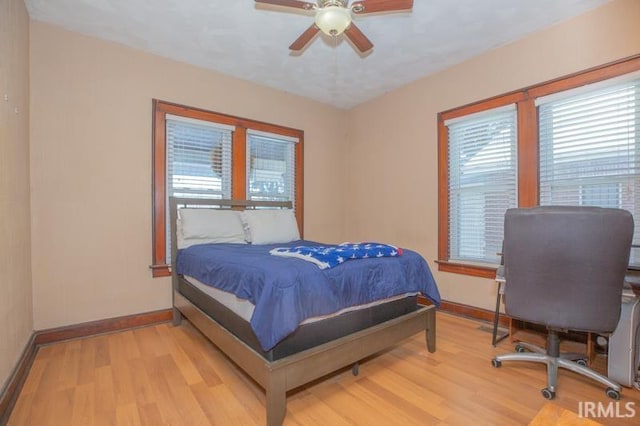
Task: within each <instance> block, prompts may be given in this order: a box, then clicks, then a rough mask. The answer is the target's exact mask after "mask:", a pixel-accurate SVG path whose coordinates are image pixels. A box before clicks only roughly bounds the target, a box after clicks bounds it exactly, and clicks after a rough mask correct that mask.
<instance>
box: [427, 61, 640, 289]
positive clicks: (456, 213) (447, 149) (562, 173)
mask: <svg viewBox="0 0 640 426" xmlns="http://www.w3.org/2000/svg"><path fill="white" fill-rule="evenodd" d="M639 70H640V55H636V56H634V57H630V58H627V59H624V60H621V61H618V62H616V63H612V64H607V65H604V66H601V67H597V68H593V69H590V70H587V71H584V72H582V73H578V74H574V75H571V76H567V77H562V78H559V79H556V80H553V81H550V82H546V83H542V84H539V85H535V86H531V87H528V88H525V89H522V90H518V91H515V92H512V93H508V94H505V95H501V96H497V97H495V98H491V99H488V100H485V101H481V102H477V103H474V104H471V105H466V106H463V107H460V108H456V109H453V110H449V111H445V112H442V113H440V114H438V145H439V153H440V154H439V162H438V164H439V173H438V175H439V187H440V190H439V194H440V196H439V210H440V215H439V217H440V219H439V239H438V268H439V270H441V271H447V272H455V273H462V274H468V275H475V276H481V277H488V278H493V276H494V273H495V267H496V266H497V264H498V262H499V258H498V257H497V256H495V254H494V253H495V252H498V251H500V245H501V240H502V227H503V218H504V211H505V210H506V209H507V208H510V207H515V206H520V207H532V206H536V205H551V204H554V205H558V204H564V205H595V206H601V207H617V208H624V209H627V210H629V211H630V212H632V213H633V215H634V217H635V218H636V223H640V133H639V132H638V129H639V126H640V73H638V71H639ZM512 104H514V105H515V108H513V107H512V106H509V105H512ZM508 111H512V112H511V115H510V116H509V113H508ZM500 114H503V115H502V116H501V115H500ZM506 117H511V118H509V119H512V120H513V121H512V122H509V121H508V120H507V119H506ZM482 120H485V121H484V122H483V121H482ZM636 228H637V229H636V235H635V236H634V244H639V243H640V227H636ZM631 262H632V264H634V265H635V264H640V253H638V254H635V253H634V252H632V259H631Z"/></svg>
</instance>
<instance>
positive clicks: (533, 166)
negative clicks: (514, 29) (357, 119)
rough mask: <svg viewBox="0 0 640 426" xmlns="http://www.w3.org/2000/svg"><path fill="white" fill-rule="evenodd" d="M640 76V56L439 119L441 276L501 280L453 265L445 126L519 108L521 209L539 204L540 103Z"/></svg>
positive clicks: (482, 269)
mask: <svg viewBox="0 0 640 426" xmlns="http://www.w3.org/2000/svg"><path fill="white" fill-rule="evenodd" d="M638 70H640V54H638V55H634V56H630V57H627V58H624V59H621V60H618V61H615V62H610V63H607V64H604V65H600V66H597V67H593V68H590V69H587V70H585V71H580V72H577V73H573V74H569V75H566V76H563V77H560V78H556V79H553V80H549V81H546V82H543V83H539V84H535V85H532V86H528V87H525V88H523V89H520V90H516V91H513V92H509V93H506V94H503V95H499V96H495V97H492V98H489V99H485V100H482V101H478V102H474V103H471V104H467V105H464V106H461V107H458V108H453V109H450V110H447V111H443V112H440V113H439V114H438V117H437V120H438V123H437V128H438V260H436V263H437V264H438V271H442V272H450V273H456V274H462V275H470V276H476V277H483V278H495V269H496V268H495V267H489V266H478V265H472V264H465V263H460V262H452V261H449V260H448V259H449V220H448V218H449V178H448V176H449V169H448V165H449V158H448V145H449V141H448V132H447V127H446V126H445V124H444V123H445V120H449V119H452V118H457V117H463V116H466V115H469V114H473V113H476V112H480V111H486V110H490V109H493V108H497V107H500V106H503V105H509V104H512V103H515V104H516V105H517V110H518V112H517V126H518V142H517V155H518V160H517V161H518V206H519V207H533V206H536V205H538V202H539V179H538V163H539V161H538V160H539V158H538V156H539V154H538V150H539V148H538V113H537V107H536V106H535V99H536V98H539V97H541V96H546V95H550V94H553V93H558V92H563V91H565V90H569V89H574V88H577V87H581V86H584V85H587V84H592V83H597V82H599V81H603V80H607V79H610V78H614V77H618V76H621V75H624V74H628V73H630V72H634V71H638Z"/></svg>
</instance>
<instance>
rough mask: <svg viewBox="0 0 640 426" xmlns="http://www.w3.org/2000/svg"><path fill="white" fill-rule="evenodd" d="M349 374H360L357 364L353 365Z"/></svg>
mask: <svg viewBox="0 0 640 426" xmlns="http://www.w3.org/2000/svg"><path fill="white" fill-rule="evenodd" d="M351 374H353V375H354V376H357V375H358V374H360V364H358V363H357V362H356V363H355V364H353V367H351Z"/></svg>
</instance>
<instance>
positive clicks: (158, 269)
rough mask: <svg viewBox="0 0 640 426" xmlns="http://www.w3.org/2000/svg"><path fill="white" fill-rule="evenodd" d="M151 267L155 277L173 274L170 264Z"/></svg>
mask: <svg viewBox="0 0 640 426" xmlns="http://www.w3.org/2000/svg"><path fill="white" fill-rule="evenodd" d="M149 269H151V275H152V276H153V278H158V277H170V276H171V267H170V266H169V265H150V266H149Z"/></svg>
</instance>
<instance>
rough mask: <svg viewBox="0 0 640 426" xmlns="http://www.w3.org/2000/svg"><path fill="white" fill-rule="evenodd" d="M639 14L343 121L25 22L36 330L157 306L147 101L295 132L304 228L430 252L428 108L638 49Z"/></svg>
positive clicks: (549, 36) (507, 54)
mask: <svg viewBox="0 0 640 426" xmlns="http://www.w3.org/2000/svg"><path fill="white" fill-rule="evenodd" d="M638 18H640V2H638V1H636V0H616V1H615V2H612V3H610V4H607V5H606V6H604V7H602V8H599V9H596V10H594V11H592V12H589V13H587V14H585V15H583V16H581V17H578V18H576V19H573V20H571V21H568V22H565V23H562V24H559V25H557V26H555V27H552V28H550V29H548V30H546V31H543V32H540V33H537V34H534V35H532V36H530V37H527V38H525V39H523V40H521V41H519V42H517V43H514V44H511V45H508V46H504V47H502V48H499V49H495V50H493V51H491V52H489V53H487V54H485V55H482V56H480V57H477V58H475V59H473V60H470V61H468V62H465V63H463V64H461V65H459V66H456V67H453V68H451V69H448V70H446V71H444V72H442V73H439V74H436V75H433V76H430V77H426V78H424V79H421V80H419V81H417V82H415V83H413V84H410V85H407V86H405V87H403V88H401V89H398V90H396V91H394V92H392V93H390V94H388V95H385V96H383V97H381V98H378V99H376V100H373V101H371V102H368V103H366V104H364V105H362V106H360V107H357V108H355V109H354V110H352V111H350V112H349V113H348V114H344V113H343V112H342V111H338V110H336V109H333V108H330V107H327V106H323V105H320V104H318V103H315V102H312V101H308V100H304V99H302V98H299V97H296V96H293V95H290V94H287V93H284V92H281V91H276V90H272V89H268V88H265V87H261V86H257V85H254V84H251V83H248V82H245V81H241V80H238V79H235V78H232V77H228V76H224V75H221V74H217V73H214V72H211V71H206V70H203V69H199V68H196V67H192V66H189V65H186V64H182V63H178V62H174V61H171V60H168V59H164V58H161V57H157V56H153V55H149V54H145V53H141V52H139V51H135V50H132V49H128V48H125V47H122V46H120V45H117V44H114V43H109V42H104V41H99V40H97V39H94V38H91V37H86V36H83V35H80V34H77V33H71V32H68V31H65V30H63V29H60V28H58V27H54V26H50V25H48V24H43V23H39V22H32V23H31V32H30V36H31V42H30V61H31V104H32V108H31V123H32V124H31V129H30V130H31V184H32V192H31V194H32V195H31V203H32V212H33V213H32V230H33V232H32V233H33V238H32V244H33V250H32V255H33V257H32V262H33V267H32V273H33V304H34V309H33V311H34V327H35V328H36V329H44V328H50V327H56V326H61V325H68V324H75V323H80V322H84V321H90V320H95V319H101V318H109V317H115V316H119V315H127V314H132V313H139V312H145V311H152V310H156V309H163V308H167V307H169V306H170V291H169V286H170V284H169V280H168V279H166V278H163V279H152V278H151V277H150V273H149V270H148V268H147V267H148V264H149V263H150V258H151V99H152V98H159V99H163V100H167V101H173V102H178V103H183V104H187V105H191V106H197V107H201V108H206V109H211V110H214V111H219V112H224V113H228V114H234V115H240V116H244V117H247V118H251V119H257V120H263V121H267V122H273V123H276V124H282V125H286V126H291V127H296V128H300V129H304V130H305V159H306V161H305V233H306V237H308V238H312V239H318V240H322V241H340V240H346V239H348V240H357V239H379V240H384V241H389V242H394V243H397V244H400V245H402V246H405V247H409V248H414V249H416V250H418V251H420V252H421V253H422V254H423V255H424V256H425V257H426V258H427V259H428V260H429V261H432V260H433V259H435V258H436V256H437V148H436V114H437V112H439V111H442V110H445V109H448V108H452V107H456V106H459V105H462V104H465V103H468V102H473V101H477V100H480V99H483V98H486V97H489V96H493V95H496V94H500V93H504V92H507V91H510V90H514V89H518V88H521V87H523V86H526V85H529V84H533V83H537V82H540V81H544V80H547V79H550V78H554V77H558V76H561V75H564V74H567V73H570V72H574V71H579V70H582V69H585V68H588V67H591V66H594V65H598V64H601V63H605V62H608V61H611V60H615V59H618V58H622V57H625V56H628V55H631V54H634V53H638V52H640V29H639V28H640V27H638V26H637V25H636V23H637V22H638ZM345 178H346V182H347V185H346V187H345V186H344V182H345V180H344V179H345ZM371 179H376V180H377V182H376V185H371ZM430 263H431V265H432V266H433V268H434V270H435V269H436V268H435V265H434V264H433V262H430ZM436 278H437V280H438V283H439V285H440V288H441V291H442V295H443V297H444V298H445V299H447V300H451V301H455V302H460V303H465V304H469V305H474V306H479V307H484V308H488V309H490V308H491V307H492V303H493V300H494V297H495V288H494V285H493V283H492V282H490V281H489V280H481V279H474V278H471V277H466V276H462V275H453V274H444V273H436ZM12 306H13V305H12Z"/></svg>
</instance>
